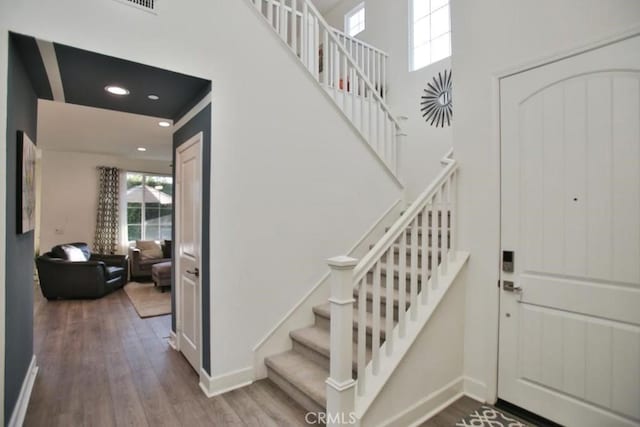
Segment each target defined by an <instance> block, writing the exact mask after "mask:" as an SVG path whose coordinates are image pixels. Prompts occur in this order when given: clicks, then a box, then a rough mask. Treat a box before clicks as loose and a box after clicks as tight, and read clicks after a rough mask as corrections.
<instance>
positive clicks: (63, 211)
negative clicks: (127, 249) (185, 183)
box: [36, 134, 171, 253]
mask: <svg viewBox="0 0 640 427" xmlns="http://www.w3.org/2000/svg"><path fill="white" fill-rule="evenodd" d="M39 136H40V138H43V139H46V137H47V135H46V134H42V135H39ZM40 165H41V192H40V197H41V200H40V227H39V229H38V230H36V233H37V234H38V235H39V236H38V237H39V239H40V252H41V253H44V252H47V251H49V250H51V248H52V247H53V246H55V245H59V244H61V243H69V242H87V243H89V245H92V244H93V238H94V235H95V228H96V227H95V225H96V224H95V221H96V209H97V206H98V171H97V170H96V168H97V167H98V166H110V167H117V168H120V169H125V170H132V171H143V172H154V173H163V174H171V167H170V162H169V161H157V160H140V159H126V158H121V157H115V156H109V155H104V154H88V153H78V152H64V151H51V150H42V158H41V160H40ZM36 240H37V239H36Z"/></svg>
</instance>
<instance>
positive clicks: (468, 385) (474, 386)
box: [464, 377, 488, 403]
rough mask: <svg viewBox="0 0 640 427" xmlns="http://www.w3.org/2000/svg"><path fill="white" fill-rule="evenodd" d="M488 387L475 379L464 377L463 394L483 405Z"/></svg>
mask: <svg viewBox="0 0 640 427" xmlns="http://www.w3.org/2000/svg"><path fill="white" fill-rule="evenodd" d="M487 393H488V387H487V385H486V384H485V383H483V382H482V381H478V380H476V379H475V378H471V377H464V394H465V395H466V396H469V397H470V398H472V399H473V400H477V401H478V402H482V403H485V402H486V401H487V397H486V396H487Z"/></svg>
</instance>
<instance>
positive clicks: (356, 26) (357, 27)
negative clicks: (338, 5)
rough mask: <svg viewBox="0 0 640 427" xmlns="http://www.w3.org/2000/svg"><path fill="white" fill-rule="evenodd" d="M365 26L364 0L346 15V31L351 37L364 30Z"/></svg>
mask: <svg viewBox="0 0 640 427" xmlns="http://www.w3.org/2000/svg"><path fill="white" fill-rule="evenodd" d="M364 28H365V10H364V2H362V3H360V4H359V5H358V6H356V7H355V8H354V9H353V10H351V12H349V13H347V14H346V15H345V16H344V32H345V33H347V35H348V36H349V37H353V36H355V35H356V34H359V33H361V32H363V31H364Z"/></svg>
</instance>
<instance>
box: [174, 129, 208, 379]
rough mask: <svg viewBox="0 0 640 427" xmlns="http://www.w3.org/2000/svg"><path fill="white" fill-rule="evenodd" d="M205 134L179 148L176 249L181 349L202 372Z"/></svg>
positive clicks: (177, 157) (195, 367) (178, 325)
mask: <svg viewBox="0 0 640 427" xmlns="http://www.w3.org/2000/svg"><path fill="white" fill-rule="evenodd" d="M201 157H202V133H200V134H198V135H196V136H195V137H193V138H191V139H189V140H188V141H186V142H185V143H184V144H182V145H181V146H180V147H178V150H177V155H176V224H175V226H176V248H177V257H178V259H177V265H176V274H177V276H178V277H177V282H178V286H177V289H176V290H177V292H176V294H177V301H176V307H177V310H178V313H176V314H177V316H176V318H177V319H178V322H177V330H178V348H179V349H180V351H181V352H182V353H183V354H184V356H185V357H186V358H187V360H188V361H189V363H190V364H191V366H193V369H195V370H196V372H198V374H199V373H200V354H201V349H200V345H201V339H200V324H201V320H200V319H201V316H200V307H201V291H200V254H201V247H200V243H201V242H200V236H201V232H200V227H201V220H200V206H201V200H202V196H201V195H202V190H201V188H202V186H201V182H202V175H201V170H202V168H201V165H202V158H201Z"/></svg>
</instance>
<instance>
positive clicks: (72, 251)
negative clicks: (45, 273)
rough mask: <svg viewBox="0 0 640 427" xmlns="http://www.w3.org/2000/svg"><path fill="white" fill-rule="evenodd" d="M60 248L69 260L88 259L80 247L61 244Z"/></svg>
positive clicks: (83, 260)
mask: <svg viewBox="0 0 640 427" xmlns="http://www.w3.org/2000/svg"><path fill="white" fill-rule="evenodd" d="M62 250H63V251H64V253H65V255H66V258H67V260H68V261H71V262H85V261H88V259H87V257H86V256H85V254H84V252H82V250H81V249H80V248H77V247H75V246H71V245H62Z"/></svg>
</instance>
